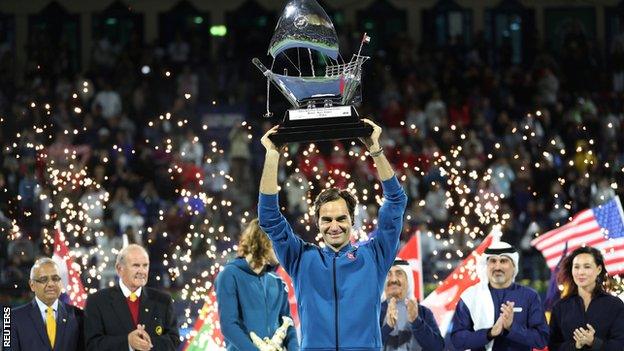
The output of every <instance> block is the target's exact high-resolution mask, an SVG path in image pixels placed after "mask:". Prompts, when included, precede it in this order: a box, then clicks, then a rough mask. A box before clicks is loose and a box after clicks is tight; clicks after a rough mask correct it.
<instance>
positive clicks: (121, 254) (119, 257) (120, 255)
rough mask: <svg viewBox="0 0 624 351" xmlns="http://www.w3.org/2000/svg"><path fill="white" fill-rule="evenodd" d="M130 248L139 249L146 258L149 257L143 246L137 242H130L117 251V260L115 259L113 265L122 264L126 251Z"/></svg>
mask: <svg viewBox="0 0 624 351" xmlns="http://www.w3.org/2000/svg"><path fill="white" fill-rule="evenodd" d="M132 249H139V250H141V251H143V252H144V253H145V256H147V259H149V254H148V253H147V250H145V248H144V247H143V246H141V245H138V244H130V245H128V246H126V247H124V248H123V249H121V251H119V253H118V254H117V260H116V261H115V267H117V266H119V265H120V264H123V263H124V262H125V261H126V254H128V251H130V250H132Z"/></svg>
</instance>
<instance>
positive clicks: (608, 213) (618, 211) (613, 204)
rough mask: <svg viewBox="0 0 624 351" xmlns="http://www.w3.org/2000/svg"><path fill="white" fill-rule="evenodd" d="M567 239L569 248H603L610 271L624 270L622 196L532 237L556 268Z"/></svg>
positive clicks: (620, 272)
mask: <svg viewBox="0 0 624 351" xmlns="http://www.w3.org/2000/svg"><path fill="white" fill-rule="evenodd" d="M566 242H567V243H568V252H571V251H574V250H575V249H577V248H578V247H581V246H592V247H594V248H596V249H599V250H600V251H601V252H602V254H603V256H604V259H605V266H606V267H607V272H609V274H610V275H616V274H622V273H624V212H622V204H621V203H620V199H619V198H618V197H614V198H612V199H611V200H609V201H607V202H605V203H604V204H602V205H599V206H597V207H593V208H590V209H587V210H583V211H581V212H579V213H577V214H576V216H574V217H573V218H572V220H571V221H570V222H569V223H567V224H565V225H564V226H562V227H559V228H557V229H553V230H551V231H549V232H546V233H544V234H542V235H540V236H539V237H538V238H536V239H533V241H531V245H532V246H534V247H535V248H536V249H538V250H540V251H541V252H542V255H544V258H545V259H546V264H547V265H548V267H549V268H550V269H551V270H552V269H554V268H555V267H556V266H557V262H558V261H559V258H560V257H561V252H562V251H563V249H564V247H565V245H566Z"/></svg>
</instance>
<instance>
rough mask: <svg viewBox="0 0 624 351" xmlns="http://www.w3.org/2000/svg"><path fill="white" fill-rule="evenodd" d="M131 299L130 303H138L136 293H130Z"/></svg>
mask: <svg viewBox="0 0 624 351" xmlns="http://www.w3.org/2000/svg"><path fill="white" fill-rule="evenodd" d="M129 299H130V302H134V301H136V300H137V296H136V294H135V293H133V292H131V293H130V297H129Z"/></svg>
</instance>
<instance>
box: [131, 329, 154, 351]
mask: <svg viewBox="0 0 624 351" xmlns="http://www.w3.org/2000/svg"><path fill="white" fill-rule="evenodd" d="M128 345H130V347H132V349H133V350H137V351H148V350H151V349H152V348H153V347H154V345H152V340H151V338H150V336H149V334H147V332H146V331H145V325H143V324H139V325H137V328H136V329H135V330H133V331H131V332H130V334H128Z"/></svg>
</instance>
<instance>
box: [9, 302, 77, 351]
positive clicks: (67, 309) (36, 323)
mask: <svg viewBox="0 0 624 351" xmlns="http://www.w3.org/2000/svg"><path fill="white" fill-rule="evenodd" d="M83 318H84V313H83V311H82V310H81V309H79V308H77V307H74V306H72V305H68V304H65V303H63V302H61V301H59V303H58V309H57V316H56V339H55V341H54V350H65V351H79V350H84V349H85V345H84V337H83ZM4 350H12V351H21V350H23V351H34V350H38V351H51V350H52V347H51V346H50V339H49V338H48V333H47V331H46V327H45V323H44V321H43V316H41V311H40V310H39V306H37V302H36V301H35V300H34V299H33V300H32V301H31V302H30V303H27V304H25V305H23V306H20V307H17V308H15V309H12V310H11V346H10V347H8V348H5V349H4Z"/></svg>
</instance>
